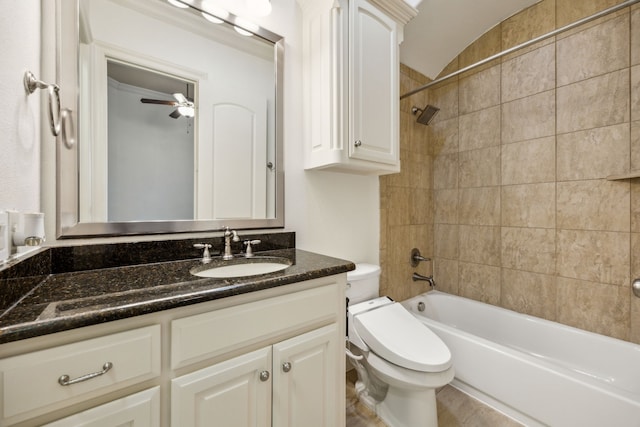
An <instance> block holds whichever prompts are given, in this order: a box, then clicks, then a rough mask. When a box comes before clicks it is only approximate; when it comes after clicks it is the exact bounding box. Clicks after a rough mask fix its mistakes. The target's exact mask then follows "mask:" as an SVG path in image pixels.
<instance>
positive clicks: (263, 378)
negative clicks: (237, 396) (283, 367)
mask: <svg viewBox="0 0 640 427" xmlns="http://www.w3.org/2000/svg"><path fill="white" fill-rule="evenodd" d="M268 380H269V371H262V372H260V381H262V382H264V381H268Z"/></svg>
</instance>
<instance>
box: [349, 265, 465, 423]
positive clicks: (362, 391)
mask: <svg viewBox="0 0 640 427" xmlns="http://www.w3.org/2000/svg"><path fill="white" fill-rule="evenodd" d="M358 268H360V269H361V271H359V272H358ZM363 276H366V277H363ZM377 277H379V267H377V266H371V265H364V268H362V267H361V266H360V265H356V271H355V274H351V275H350V276H348V279H347V280H348V282H349V286H350V288H349V289H348V292H347V295H348V297H349V296H351V297H350V303H349V307H348V310H347V312H348V318H347V322H348V342H349V347H350V352H351V353H352V354H355V357H352V358H351V360H352V364H353V365H354V366H355V368H356V370H357V372H358V382H357V383H356V392H357V393H358V396H359V398H360V400H361V401H362V402H363V403H365V404H366V405H367V406H369V407H371V408H372V409H373V410H375V412H376V414H377V415H378V416H379V417H380V418H381V419H382V420H383V421H384V422H386V423H387V424H388V425H389V426H391V427H436V426H437V425H438V417H437V411H436V397H435V390H436V388H438V387H442V386H444V385H446V384H448V383H449V382H450V381H451V380H452V379H453V376H454V370H453V366H452V361H451V352H450V351H449V349H448V348H447V346H446V345H445V344H444V343H443V342H442V340H440V338H439V337H438V336H437V335H436V334H435V333H433V332H432V331H431V330H430V329H429V328H427V327H426V326H425V325H424V324H422V323H421V322H420V321H418V320H417V319H416V318H415V317H413V315H412V314H411V313H409V312H408V311H407V310H406V309H405V308H404V307H403V306H402V305H401V304H399V303H397V302H394V301H393V300H391V299H390V298H388V297H374V298H372V299H366V300H364V301H360V302H356V303H353V301H352V298H353V295H357V296H356V298H355V299H356V300H359V299H363V298H367V297H371V296H372V293H376V294H377V292H378V291H377V290H376V291H375V292H374V291H372V290H371V289H370V290H369V291H364V290H363V289H358V290H356V292H352V289H353V288H355V287H357V286H359V285H360V283H359V281H361V280H362V283H366V284H365V285H363V286H367V287H373V286H375V287H377V286H378V285H377V280H378V279H377Z"/></svg>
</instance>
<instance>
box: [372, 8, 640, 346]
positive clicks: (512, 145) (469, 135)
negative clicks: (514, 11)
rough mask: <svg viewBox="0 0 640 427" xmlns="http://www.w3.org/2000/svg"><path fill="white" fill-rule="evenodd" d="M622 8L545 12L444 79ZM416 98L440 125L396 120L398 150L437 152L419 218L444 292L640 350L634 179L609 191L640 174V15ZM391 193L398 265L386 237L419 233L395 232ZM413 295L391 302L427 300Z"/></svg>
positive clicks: (637, 188)
mask: <svg viewBox="0 0 640 427" xmlns="http://www.w3.org/2000/svg"><path fill="white" fill-rule="evenodd" d="M617 3H619V1H611V0H591V1H588V2H586V1H581V0H543V1H542V2H540V3H538V4H537V5H535V6H533V7H531V8H529V9H526V10H525V11H523V12H521V13H520V14H518V15H515V16H513V17H512V18H510V19H508V20H506V21H504V22H503V23H501V24H500V25H499V26H497V27H495V28H494V29H492V30H491V31H490V32H489V33H487V34H486V35H485V36H483V37H481V38H480V39H478V41H476V43H474V44H473V45H471V46H470V47H469V48H468V49H467V50H465V51H464V52H463V53H462V54H461V55H460V56H459V57H458V58H456V60H454V61H453V62H452V63H451V64H450V66H449V67H447V70H446V71H445V72H444V74H446V73H448V72H451V71H453V70H455V69H456V67H458V66H459V67H463V66H465V65H468V64H469V63H472V62H474V61H477V60H479V59H483V58H484V57H486V56H488V55H491V54H494V53H496V52H499V51H501V50H503V49H506V48H509V47H512V46H514V45H517V44H519V43H522V42H524V41H527V40H530V39H532V38H533V37H536V36H539V35H541V34H544V33H546V32H548V31H551V30H553V29H554V28H558V27H560V26H563V25H566V24H568V23H571V22H574V21H575V20H577V19H580V18H582V17H584V16H587V15H590V14H592V13H595V12H597V11H599V10H602V9H605V8H607V7H610V6H612V5H614V4H617ZM496 34H498V35H499V36H498V37H497V36H496ZM404 73H405V74H410V71H409V70H406V69H405V70H404ZM406 78H407V77H406V75H405V79H406ZM406 82H407V80H405V84H406ZM412 83H414V82H412ZM416 83H417V82H416ZM413 87H415V86H413ZM422 96H424V97H425V100H426V99H428V100H429V103H431V104H433V105H436V106H438V107H440V108H441V109H442V111H441V113H440V115H438V116H437V117H436V119H435V121H434V122H433V123H432V124H431V125H429V126H428V127H426V128H423V129H413V128H412V129H411V130H408V129H407V126H409V125H408V124H407V123H405V120H407V119H408V118H409V117H408V116H406V111H402V112H401V115H402V116H403V119H402V120H403V124H404V125H403V131H404V132H406V133H405V135H404V137H403V140H405V139H406V138H417V139H419V140H420V141H421V142H422V141H426V142H427V143H428V146H429V147H430V149H431V150H432V151H431V152H430V154H431V157H429V156H427V157H426V162H425V167H427V166H428V167H429V168H430V169H432V171H433V181H432V187H429V188H432V190H433V195H432V196H430V197H431V198H432V200H433V213H432V214H430V213H425V218H432V219H433V236H434V241H433V245H432V247H433V254H434V258H435V262H434V270H435V271H434V274H435V278H436V281H437V283H438V286H439V288H440V289H441V290H444V291H447V292H451V293H454V294H459V295H463V296H466V297H469V298H473V299H476V300H480V301H485V302H488V303H491V304H495V305H500V306H503V307H506V308H509V309H512V310H516V311H518V312H522V313H527V314H532V315H535V316H539V317H543V318H546V319H550V320H555V321H558V322H561V323H564V324H568V325H572V326H576V327H579V328H582V329H586V330H590V331H595V332H598V333H602V334H605V335H609V336H613V337H616V338H621V339H624V340H629V341H632V342H636V343H640V299H639V298H635V297H634V296H633V294H632V292H631V288H630V282H631V280H632V279H633V278H635V277H640V179H631V180H623V181H607V180H606V179H605V177H606V176H608V175H611V174H615V173H621V172H626V171H628V170H629V169H640V6H632V7H631V8H627V9H624V10H622V11H620V12H617V13H615V14H611V15H609V16H607V17H605V18H602V19H600V20H598V21H594V22H592V23H589V24H585V25H584V26H583V27H581V28H579V29H575V30H572V31H570V32H565V33H564V34H561V35H559V36H557V37H555V38H553V39H550V40H546V41H543V42H540V43H538V44H537V45H534V46H532V47H529V48H527V49H522V50H521V51H518V52H516V53H514V54H511V55H509V56H507V57H504V58H503V59H501V60H498V61H495V62H493V63H491V64H490V65H489V66H485V67H482V68H479V69H477V70H473V71H471V72H468V73H466V74H463V75H461V76H460V77H459V78H453V79H450V80H448V81H446V82H443V83H442V84H441V85H438V86H437V87H434V88H432V89H429V90H428V91H426V94H423V95H422ZM405 107H406V105H405ZM424 130H426V131H427V133H428V135H427V137H426V139H425V136H424V135H423V132H422V131H424ZM409 133H411V135H409ZM403 144H404V145H410V146H413V145H414V143H413V142H407V141H404V142H403ZM425 155H426V154H425ZM404 166H405V165H404V164H403V174H404V173H405V171H406V169H405V167H404ZM385 179H388V180H389V181H388V182H387V183H386V186H385V187H384V190H383V194H386V196H385V197H384V201H383V206H382V209H383V211H386V221H387V223H386V225H383V228H385V227H386V228H385V230H386V237H387V240H386V242H385V243H384V244H386V247H385V248H384V249H383V253H384V252H385V251H386V252H387V256H384V257H382V258H383V259H384V260H385V262H387V263H391V262H392V261H391V260H390V258H389V256H388V253H390V252H395V251H396V250H399V248H395V245H400V244H401V243H400V242H397V241H395V240H394V239H393V238H389V237H390V235H389V233H393V228H394V227H399V228H401V227H415V226H418V225H404V224H403V225H400V224H395V225H392V223H393V221H391V212H392V211H393V210H395V209H401V210H404V209H407V210H409V211H411V209H410V208H408V207H399V206H393V205H391V204H389V201H390V199H391V196H390V195H391V194H393V193H394V192H396V191H399V190H400V189H401V188H402V186H400V185H398V188H396V187H394V186H392V184H391V181H392V180H394V179H395V180H399V179H398V178H393V177H389V178H385ZM421 188H424V187H421ZM403 215H404V218H406V217H407V215H406V214H403ZM394 216H395V217H396V218H397V217H398V216H401V213H400V212H398V213H396V214H394ZM412 220H414V221H415V220H417V218H413V219H412ZM419 226H420V227H424V228H425V230H426V229H428V228H429V226H430V225H429V224H428V223H424V224H421V225H419ZM428 235H429V234H428V233H427V232H425V234H424V236H428ZM403 243H404V242H403ZM425 245H429V242H428V241H426V242H425ZM425 247H428V246H425ZM402 250H404V249H402ZM426 252H427V253H429V252H428V251H426ZM400 261H402V259H397V260H394V261H393V262H394V263H396V262H399V263H398V264H391V265H389V267H391V268H389V271H388V272H387V274H388V275H387V278H386V282H385V286H387V289H393V290H395V288H393V285H391V284H389V279H388V277H394V280H395V278H396V277H398V276H396V272H397V271H400V270H402V274H403V275H404V276H407V275H408V274H409V271H408V270H410V269H406V268H403V267H402V266H401V262H400ZM394 269H395V271H394ZM404 276H403V277H404ZM409 289H410V291H409V290H407V289H403V290H402V291H401V292H398V293H397V295H398V296H406V295H407V293H409V294H411V295H413V294H415V293H417V292H418V291H419V290H418V289H415V288H414V287H410V288H409Z"/></svg>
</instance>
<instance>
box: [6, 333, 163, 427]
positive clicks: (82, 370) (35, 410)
mask: <svg viewBox="0 0 640 427" xmlns="http://www.w3.org/2000/svg"><path fill="white" fill-rule="evenodd" d="M107 362H109V363H111V365H112V366H111V368H110V369H108V370H106V372H104V373H103V374H101V375H96V376H94V377H92V378H90V379H87V380H85V381H79V382H74V381H73V380H75V379H78V378H80V377H83V376H85V375H87V374H91V373H97V372H100V371H103V368H104V367H105V364H106V363H107ZM159 374H160V325H154V326H148V327H145V328H140V329H135V330H131V331H126V332H120V333H116V334H113V335H107V336H103V337H99V338H93V339H89V340H85V341H80V342H76V343H72V344H67V345H63V346H60V347H54V348H50V349H46V350H41V351H36V352H32V353H27V354H22V355H19V356H14V357H10V358H7V359H3V360H0V375H1V380H2V391H3V393H2V419H3V420H4V419H8V418H12V417H15V421H18V420H22V419H27V418H30V417H32V416H36V415H39V414H41V413H43V412H45V411H49V410H54V409H58V408H60V407H64V406H68V405H70V404H74V403H77V402H79V401H82V400H86V399H89V398H93V397H96V396H99V395H101V394H103V393H107V392H111V391H114V390H117V389H120V388H123V387H126V386H129V385H132V384H135V383H137V382H140V381H144V380H147V379H150V378H153V377H155V376H158V375H159ZM63 375H67V376H68V378H69V381H71V382H72V384H69V385H61V384H60V382H59V379H60V377H61V376H63Z"/></svg>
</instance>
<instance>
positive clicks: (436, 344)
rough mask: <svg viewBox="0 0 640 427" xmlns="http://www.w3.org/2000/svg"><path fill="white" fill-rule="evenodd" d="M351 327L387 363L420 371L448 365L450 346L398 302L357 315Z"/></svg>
mask: <svg viewBox="0 0 640 427" xmlns="http://www.w3.org/2000/svg"><path fill="white" fill-rule="evenodd" d="M354 327H355V329H356V331H357V333H358V335H359V336H360V338H362V340H363V341H364V343H365V344H366V345H367V346H369V348H370V349H371V350H372V351H373V352H374V353H376V354H377V355H378V356H380V357H381V358H383V359H385V360H387V361H388V362H391V363H394V364H396V365H398V366H401V367H404V368H407V369H413V370H415V371H421V372H441V371H445V370H447V369H448V368H450V367H451V352H450V351H449V348H448V347H447V346H446V345H445V344H444V342H442V340H441V339H440V338H439V337H438V336H437V335H436V334H435V333H433V332H432V331H431V330H430V329H429V328H427V327H426V326H425V325H423V324H422V323H421V322H420V321H419V320H418V319H416V318H415V317H413V315H411V313H409V312H408V311H407V310H406V309H405V308H404V307H403V306H402V305H401V304H399V303H397V302H394V303H392V304H387V305H384V306H382V307H378V308H375V309H373V310H370V311H366V312H364V313H360V314H358V315H356V316H355V318H354Z"/></svg>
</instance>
